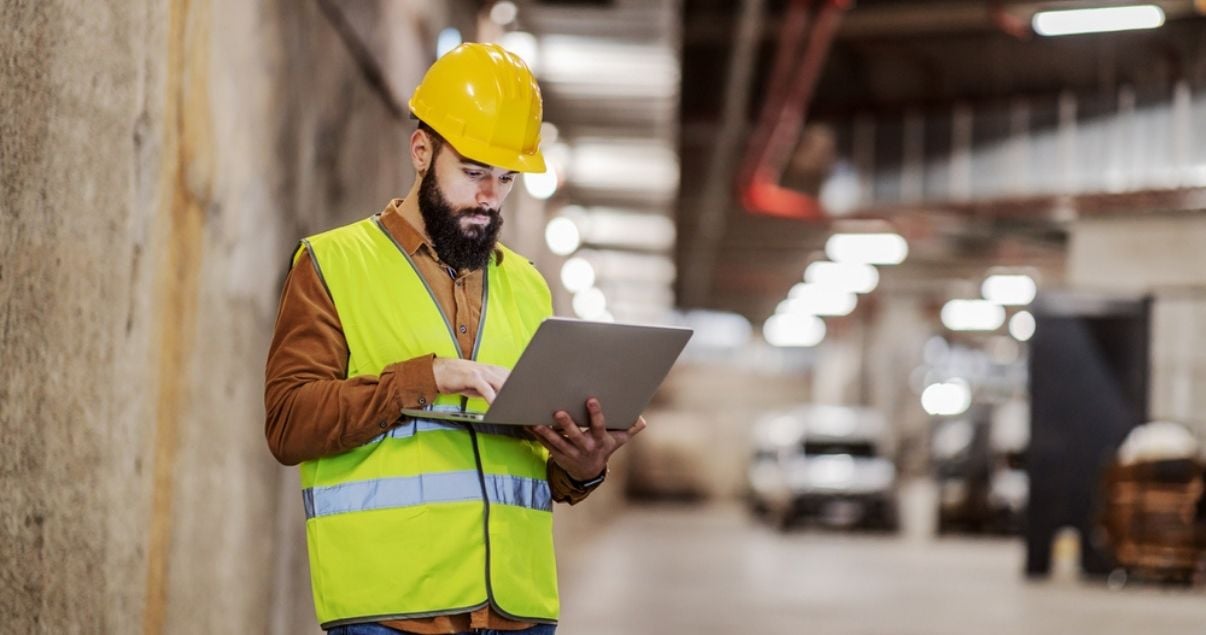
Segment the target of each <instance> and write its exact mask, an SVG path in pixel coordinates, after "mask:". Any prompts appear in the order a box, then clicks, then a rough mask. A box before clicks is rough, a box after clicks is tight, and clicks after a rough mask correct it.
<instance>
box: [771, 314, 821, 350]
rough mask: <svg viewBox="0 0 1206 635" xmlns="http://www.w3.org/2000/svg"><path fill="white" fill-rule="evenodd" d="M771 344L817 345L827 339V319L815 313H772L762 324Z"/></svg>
mask: <svg viewBox="0 0 1206 635" xmlns="http://www.w3.org/2000/svg"><path fill="white" fill-rule="evenodd" d="M762 336H763V337H764V338H766V341H767V342H768V343H769V344H770V345H771V346H784V347H787V346H791V347H807V346H816V345H817V344H820V343H821V340H823V339H825V321H824V320H822V319H821V318H819V317H817V316H815V315H786V314H777V315H772V316H771V317H770V318H769V319H767V320H766V323H765V324H763V325H762Z"/></svg>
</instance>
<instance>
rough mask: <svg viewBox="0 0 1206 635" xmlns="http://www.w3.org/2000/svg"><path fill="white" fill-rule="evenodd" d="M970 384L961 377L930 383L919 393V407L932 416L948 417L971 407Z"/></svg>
mask: <svg viewBox="0 0 1206 635" xmlns="http://www.w3.org/2000/svg"><path fill="white" fill-rule="evenodd" d="M971 397H972V395H971V386H969V385H968V383H967V381H966V380H963V379H958V378H955V379H949V380H947V381H944V382H940V383H937V384H930V385H929V386H927V387H926V389H925V390H924V391H923V392H922V393H921V407H922V408H924V409H925V411H926V412H927V413H929V414H931V415H934V416H945V417H950V416H954V415H959V414H963V413H965V412H967V409H968V408H970V407H971Z"/></svg>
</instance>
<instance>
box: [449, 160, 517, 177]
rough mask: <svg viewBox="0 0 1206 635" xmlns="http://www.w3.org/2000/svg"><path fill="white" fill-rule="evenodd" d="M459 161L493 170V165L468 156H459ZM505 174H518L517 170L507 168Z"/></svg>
mask: <svg viewBox="0 0 1206 635" xmlns="http://www.w3.org/2000/svg"><path fill="white" fill-rule="evenodd" d="M461 163H462V164H465V165H472V166H476V167H479V168H482V169H485V170H493V169H494V166H492V165H487V164H485V163H482V162H481V161H474V160H473V159H470V158H468V157H461ZM507 174H519V172H517V171H515V170H507Z"/></svg>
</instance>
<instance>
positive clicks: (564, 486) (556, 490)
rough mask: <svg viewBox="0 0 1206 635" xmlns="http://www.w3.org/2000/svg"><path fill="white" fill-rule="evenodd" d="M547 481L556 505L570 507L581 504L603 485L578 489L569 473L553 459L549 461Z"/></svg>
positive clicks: (598, 484) (597, 484)
mask: <svg viewBox="0 0 1206 635" xmlns="http://www.w3.org/2000/svg"><path fill="white" fill-rule="evenodd" d="M548 479H549V490H550V491H551V492H552V495H553V500H554V501H557V502H558V503H569V504H570V505H577V504H578V503H580V502H582V500H583V499H585V498H586V497H587V496H590V493H591V492H593V491H595V490H596V489H598V488H599V486H600V485H602V484H603V483H601V482H600V483H596V484H594V485H591V486H590V487H587V488H579V487H578V486H576V485H574V483H573V481H572V480H571V479H570V476H569V473H567V472H566V471H565V469H564V468H562V467H561V466H560V465H557V463H556V462H555V461H553V459H549V463H548Z"/></svg>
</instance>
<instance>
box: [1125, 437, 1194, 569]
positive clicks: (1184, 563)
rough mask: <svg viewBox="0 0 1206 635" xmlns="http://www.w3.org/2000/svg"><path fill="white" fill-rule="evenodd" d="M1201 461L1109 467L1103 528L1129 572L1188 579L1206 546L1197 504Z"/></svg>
mask: <svg viewBox="0 0 1206 635" xmlns="http://www.w3.org/2000/svg"><path fill="white" fill-rule="evenodd" d="M1202 467H1203V466H1202V464H1201V463H1199V462H1198V461H1196V460H1193V459H1165V460H1154V461H1141V462H1136V463H1132V464H1130V465H1123V464H1116V465H1113V466H1111V468H1110V469H1109V471H1108V473H1107V475H1106V507H1105V514H1104V521H1105V529H1106V533H1107V535H1108V537H1109V540H1110V543H1111V544H1112V545H1113V547H1114V555H1115V558H1116V559H1117V561H1118V564H1119V565H1120V566H1121V567H1123V568H1124V569H1125V570H1126V572H1127V573H1128V575H1131V576H1134V577H1137V578H1140V579H1148V580H1154V581H1173V582H1186V583H1187V582H1190V581H1192V579H1193V573H1194V570H1195V569H1196V567H1197V564H1198V561H1199V559H1200V558H1201V555H1202V548H1203V546H1206V540H1203V538H1204V537H1206V536H1204V535H1203V530H1202V529H1203V525H1202V522H1201V519H1200V513H1199V506H1200V504H1201V502H1202V490H1203V484H1202V472H1203V470H1202Z"/></svg>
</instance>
